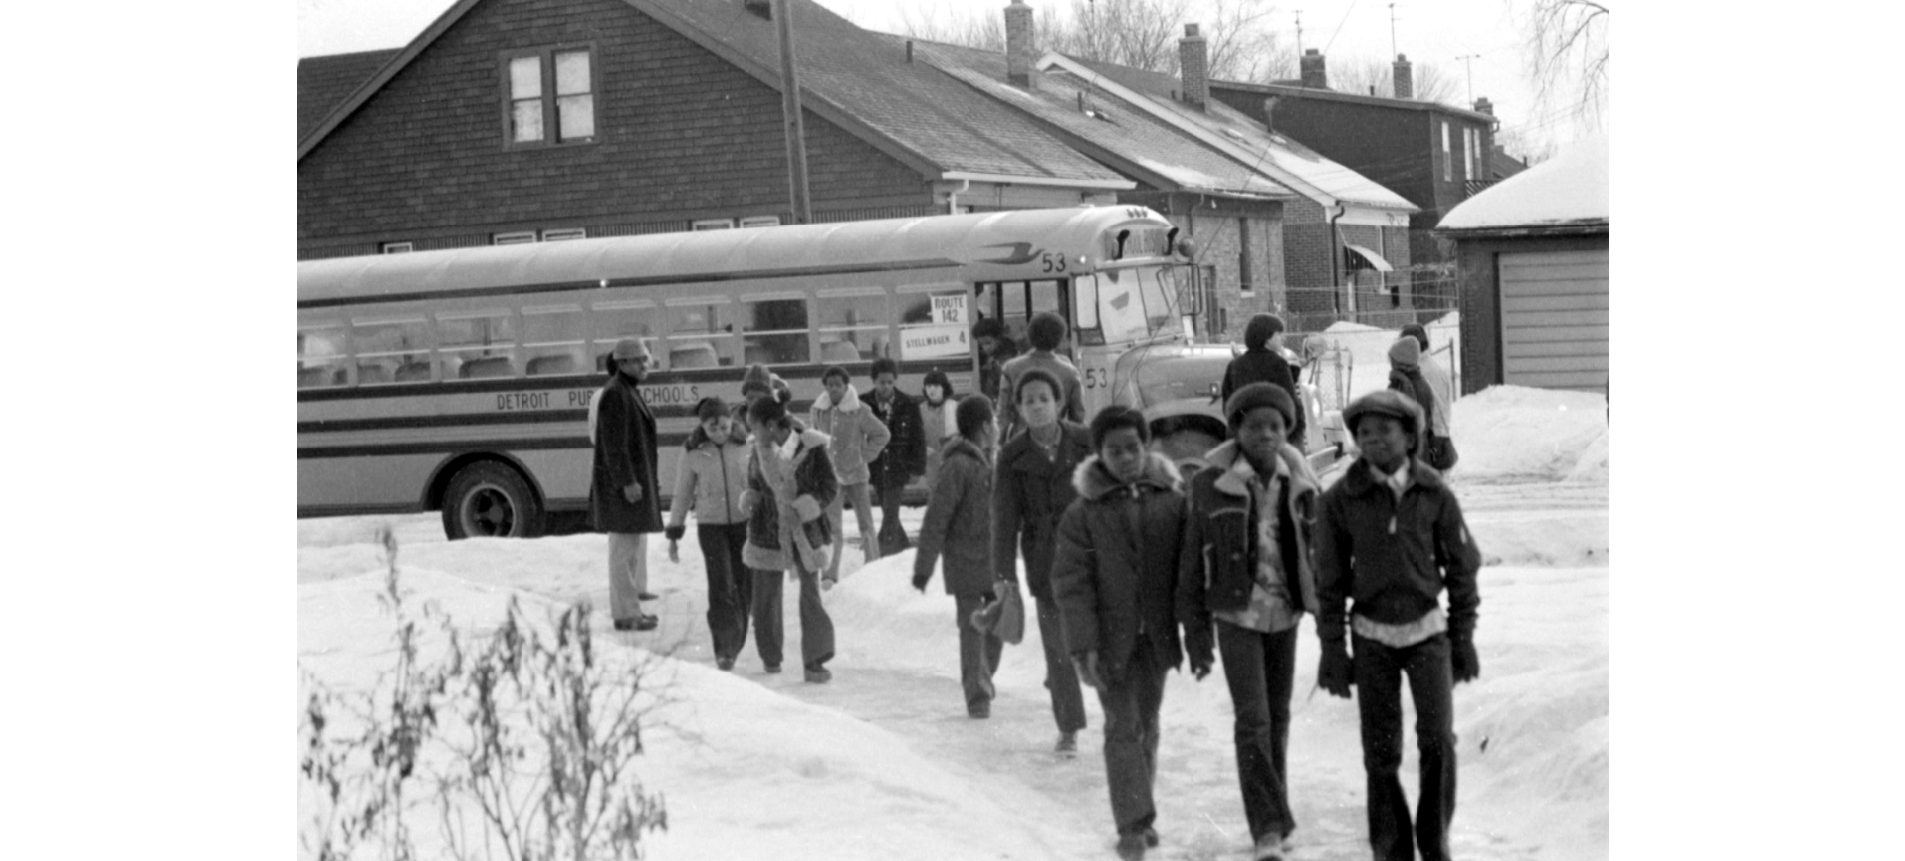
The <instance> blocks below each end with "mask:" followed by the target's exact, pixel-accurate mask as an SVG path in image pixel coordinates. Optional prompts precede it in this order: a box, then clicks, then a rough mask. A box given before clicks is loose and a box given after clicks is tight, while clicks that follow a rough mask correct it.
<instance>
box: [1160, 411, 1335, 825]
mask: <svg viewBox="0 0 1905 861" xmlns="http://www.w3.org/2000/svg"><path fill="white" fill-rule="evenodd" d="M1296 413H1297V408H1296V402H1295V401H1293V400H1292V399H1291V398H1290V395H1289V393H1288V392H1286V391H1284V390H1283V389H1282V388H1280V387H1278V386H1276V385H1273V384H1271V383H1251V384H1249V385H1247V386H1244V387H1242V388H1240V389H1238V390H1237V391H1236V392H1235V393H1233V394H1232V395H1231V396H1230V399H1229V400H1228V401H1226V402H1225V404H1224V415H1225V418H1226V419H1227V420H1228V421H1229V424H1230V432H1231V439H1230V440H1229V441H1227V442H1225V443H1224V444H1223V445H1220V446H1218V447H1217V448H1215V449H1213V450H1212V451H1211V452H1210V454H1209V455H1207V456H1206V458H1207V459H1208V460H1209V462H1210V465H1209V466H1207V467H1205V468H1204V469H1202V470H1201V471H1199V472H1198V473H1197V474H1196V475H1195V476H1192V477H1191V482H1190V504H1191V509H1190V510H1191V514H1190V517H1189V519H1188V521H1187V524H1186V526H1185V529H1186V533H1185V537H1184V551H1183V555H1182V556H1181V557H1180V559H1179V565H1178V586H1177V616H1178V620H1179V621H1180V622H1182V623H1183V625H1184V648H1185V651H1186V652H1188V653H1189V657H1190V661H1191V672H1192V673H1193V674H1194V675H1195V676H1196V677H1197V678H1198V679H1199V680H1202V679H1203V678H1204V676H1205V675H1207V674H1209V673H1210V671H1211V667H1212V666H1213V664H1214V663H1215V661H1216V653H1217V652H1222V653H1223V656H1224V680H1225V682H1226V683H1227V684H1228V685H1229V687H1230V700H1231V707H1232V711H1233V713H1234V715H1235V717H1236V732H1235V738H1236V746H1237V779H1238V783H1239V784H1240V785H1241V786H1242V788H1243V801H1244V816H1245V818H1246V819H1247V820H1248V821H1249V823H1250V837H1251V840H1252V841H1253V842H1254V844H1255V853H1254V855H1253V856H1252V857H1253V858H1255V859H1257V861H1266V859H1273V861H1283V859H1284V857H1285V854H1284V853H1285V852H1286V851H1287V850H1286V846H1285V844H1286V843H1287V841H1288V839H1289V835H1290V832H1291V831H1293V830H1295V828H1296V821H1295V818H1294V817H1293V816H1292V815H1291V812H1290V801H1289V772H1288V771H1287V770H1286V769H1285V763H1286V761H1287V758H1286V755H1285V754H1286V752H1287V751H1288V749H1289V741H1290V692H1291V688H1292V683H1293V681H1294V679H1295V677H1296V636H1297V623H1298V622H1300V621H1302V618H1303V612H1304V611H1305V610H1309V611H1312V612H1314V611H1315V610H1316V586H1315V579H1314V573H1313V572H1312V571H1311V568H1310V548H1309V544H1310V529H1311V524H1312V523H1313V521H1314V519H1315V517H1316V499H1317V493H1318V490H1317V488H1318V482H1317V480H1316V475H1315V474H1314V473H1313V472H1312V471H1311V469H1310V463H1309V460H1308V459H1307V458H1305V457H1304V456H1303V454H1302V453H1301V452H1299V451H1297V449H1296V448H1295V447H1294V446H1292V445H1290V444H1289V442H1288V441H1287V440H1286V435H1287V432H1288V430H1289V428H1290V426H1291V425H1292V424H1294V423H1295V421H1296Z"/></svg>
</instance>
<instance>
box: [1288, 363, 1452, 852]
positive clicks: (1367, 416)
mask: <svg viewBox="0 0 1905 861" xmlns="http://www.w3.org/2000/svg"><path fill="white" fill-rule="evenodd" d="M1411 344H1412V345H1413V342H1411ZM1343 423H1344V426H1345V427H1346V428H1347V429H1348V430H1349V432H1350V434H1351V435H1352V436H1354V438H1355V440H1356V445H1357V447H1358V448H1359V449H1360V450H1361V455H1360V456H1359V457H1358V458H1357V459H1356V462H1355V463H1353V464H1351V465H1350V466H1349V468H1348V470H1347V471H1346V472H1345V473H1344V475H1343V478H1342V480H1340V481H1338V482H1337V483H1336V485H1335V486H1334V487H1331V488H1330V489H1329V490H1328V491H1327V492H1325V493H1324V494H1323V502H1322V510H1321V512H1320V513H1319V515H1318V517H1317V523H1316V536H1315V538H1316V592H1317V604H1318V613H1317V620H1316V621H1317V624H1316V627H1317V635H1318V636H1319V637H1321V638H1322V641H1323V657H1322V660H1321V663H1320V665H1319V666H1318V668H1317V673H1316V676H1317V683H1318V684H1319V685H1321V686H1322V687H1323V688H1324V689H1325V690H1327V691H1329V692H1330V693H1331V694H1332V695H1335V696H1339V697H1345V698H1347V697H1348V696H1349V695H1350V686H1351V685H1352V684H1353V685H1355V686H1356V687H1357V688H1358V689H1359V690H1360V693H1359V694H1357V696H1356V705H1357V711H1358V712H1359V714H1360V717H1361V720H1362V735H1363V768H1364V769H1365V771H1366V772H1367V778H1368V793H1369V794H1368V806H1369V808H1368V811H1369V843H1370V846H1371V847H1373V848H1374V850H1375V857H1376V858H1377V861H1410V859H1414V858H1415V857H1416V852H1417V851H1418V850H1419V851H1420V852H1421V857H1422V859H1423V861H1447V859H1448V857H1449V836H1448V830H1449V822H1450V821H1451V820H1452V819H1453V818H1454V815H1455V729H1454V725H1455V720H1454V698H1453V696H1452V691H1453V688H1454V685H1455V684H1457V683H1460V682H1466V681H1470V680H1472V679H1474V678H1476V677H1477V676H1479V675H1480V674H1481V665H1480V661H1479V660H1478V659H1477V657H1476V654H1475V618H1476V608H1477V607H1479V606H1480V604H1481V595H1480V592H1479V590H1478V589H1477V587H1476V581H1475V575H1476V571H1477V570H1479V569H1480V568H1481V561H1482V556H1481V550H1480V549H1479V548H1477V547H1476V546H1475V541H1474V539H1473V538H1472V537H1471V536H1470V535H1469V532H1468V525H1467V523H1466V522H1465V521H1463V519H1462V508H1461V506H1460V505H1459V504H1457V502H1456V500H1455V494H1454V493H1452V492H1450V490H1449V487H1448V485H1447V484H1446V483H1444V482H1443V480H1442V477H1441V475H1440V474H1439V473H1437V472H1436V471H1435V469H1434V468H1433V467H1431V466H1429V465H1428V464H1427V463H1424V462H1423V461H1421V460H1419V459H1418V457H1419V456H1420V445H1421V439H1422V429H1423V415H1422V410H1421V408H1420V407H1418V406H1417V405H1416V402H1415V401H1414V400H1413V399H1412V398H1409V397H1407V396H1405V395H1403V394H1402V393H1400V392H1396V391H1390V390H1383V391H1378V392H1371V393H1370V394H1367V395H1364V396H1362V397H1360V398H1357V399H1356V400H1355V401H1354V402H1352V403H1351V404H1350V405H1349V408H1348V409H1345V410H1344V411H1343ZM1444 589H1447V590H1448V593H1449V601H1448V610H1447V611H1446V612H1444V610H1443V609H1442V606H1441V603H1440V601H1439V596H1440V595H1441V593H1442V591H1443V590H1444ZM1345 604H1347V605H1348V606H1347V609H1345ZM1352 634H1353V635H1354V640H1355V647H1356V648H1355V656H1354V658H1353V659H1352V658H1351V655H1350V651H1349V640H1350V637H1351V635H1352ZM1404 675H1407V676H1408V677H1409V691H1410V693H1411V695H1412V696H1413V697H1414V700H1415V711H1416V747H1417V750H1418V751H1419V752H1420V754H1421V757H1420V763H1419V771H1420V774H1421V789H1420V792H1419V800H1418V802H1417V806H1416V811H1415V819H1414V822H1413V823H1412V822H1411V820H1410V816H1409V804H1408V799H1407V798H1406V797H1405V796H1404V795H1403V790H1402V783H1401V781H1400V780H1398V779H1397V777H1396V771H1397V769H1398V768H1399V767H1400V766H1401V765H1402V689H1401V685H1402V677H1403V676H1404Z"/></svg>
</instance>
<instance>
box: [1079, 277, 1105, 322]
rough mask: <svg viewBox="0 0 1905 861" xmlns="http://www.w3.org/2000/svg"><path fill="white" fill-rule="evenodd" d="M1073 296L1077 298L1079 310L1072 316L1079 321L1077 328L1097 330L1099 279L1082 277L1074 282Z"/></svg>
mask: <svg viewBox="0 0 1905 861" xmlns="http://www.w3.org/2000/svg"><path fill="white" fill-rule="evenodd" d="M1072 295H1073V296H1074V297H1075V298H1076V301H1077V303H1078V309H1077V311H1076V313H1074V314H1073V315H1072V319H1073V320H1076V321H1077V326H1076V328H1079V329H1096V328H1098V327H1099V323H1098V278H1097V276H1094V275H1080V276H1078V278H1076V279H1074V280H1073V281H1072Z"/></svg>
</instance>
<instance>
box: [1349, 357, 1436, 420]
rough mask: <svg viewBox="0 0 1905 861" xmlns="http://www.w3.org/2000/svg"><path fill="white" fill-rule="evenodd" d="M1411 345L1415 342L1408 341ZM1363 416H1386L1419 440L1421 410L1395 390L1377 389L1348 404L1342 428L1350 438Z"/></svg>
mask: <svg viewBox="0 0 1905 861" xmlns="http://www.w3.org/2000/svg"><path fill="white" fill-rule="evenodd" d="M1409 343H1410V344H1411V345H1413V344H1414V343H1415V341H1414V340H1413V339H1410V340H1409ZM1364 416H1388V417H1390V418H1392V419H1395V420H1397V421H1399V422H1402V430H1403V432H1404V433H1407V434H1408V435H1409V436H1410V438H1412V439H1419V438H1420V435H1421V433H1422V408H1421V407H1419V406H1416V402H1415V399H1414V398H1411V397H1409V396H1408V395H1405V394H1403V393H1401V392H1398V391H1396V390H1395V389H1378V390H1376V391H1373V392H1370V393H1369V394H1366V395H1363V396H1362V397H1360V398H1357V399H1356V400H1353V401H1351V402H1350V404H1349V406H1348V407H1347V408H1346V409H1344V410H1343V427H1344V428H1345V429H1347V430H1348V431H1349V433H1350V435H1351V436H1355V435H1356V423H1357V422H1358V421H1361V420H1362V418H1363V417H1364Z"/></svg>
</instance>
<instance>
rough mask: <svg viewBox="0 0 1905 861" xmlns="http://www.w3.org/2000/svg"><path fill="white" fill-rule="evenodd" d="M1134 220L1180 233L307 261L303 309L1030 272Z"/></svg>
mask: <svg viewBox="0 0 1905 861" xmlns="http://www.w3.org/2000/svg"><path fill="white" fill-rule="evenodd" d="M1132 224H1138V225H1143V226H1151V227H1164V228H1169V227H1170V226H1171V225H1170V223H1169V222H1168V221H1166V220H1165V219H1164V218H1163V216H1160V215H1158V214H1157V213H1156V212H1153V211H1151V210H1150V209H1147V208H1144V207H1138V206H1096V207H1076V208H1072V209H1036V210H1015V211H1010V212H993V213H980V214H973V215H941V216H928V217H920V218H895V219H886V220H881V221H851V222H840V223H837V224H813V225H787V226H782V227H774V228H743V229H738V230H713V231H701V232H693V233H663V234H650V235H643V236H618V237H609V238H603V239H575V240H567V241H561V242H536V243H524V244H521V245H501V246H481V247H475V248H453V249H447V250H442V251H419V252H412V253H408V254H380V255H370V256H365V257H341V258H329V259H320V260H303V261H299V262H298V305H299V307H307V306H324V305H335V304H340V303H342V302H346V301H349V300H353V299H369V298H379V299H384V300H386V301H388V300H391V299H396V298H399V297H411V296H415V297H416V298H427V297H428V296H431V295H435V294H442V293H451V292H455V293H462V292H466V291H471V290H493V289H496V288H506V287H511V286H530V285H575V286H582V285H585V284H594V283H597V282H599V281H601V280H613V281H615V282H616V283H618V284H640V283H667V282H668V281H670V280H681V279H683V278H690V279H693V280H730V279H736V278H744V277H776V276H795V275H802V274H823V273H829V272H836V273H837V272H850V271H868V270H889V269H893V270H897V269H931V268H943V267H950V266H959V265H967V264H975V263H976V264H981V265H982V266H983V265H984V264H998V265H1000V266H1015V265H1017V266H1023V265H1024V264H1028V263H1034V262H1036V261H1038V260H1039V258H1040V255H1042V254H1044V253H1046V252H1058V253H1064V254H1068V255H1080V254H1083V255H1087V256H1089V257H1096V256H1097V254H1098V253H1099V249H1100V248H1101V247H1102V246H1101V245H1099V244H1097V243H1098V242H1099V241H1100V240H1099V237H1101V236H1103V235H1104V234H1105V232H1106V231H1108V230H1113V229H1116V228H1119V227H1122V226H1125V225H1132ZM1070 263H1071V265H1070V267H1068V270H1069V269H1083V270H1086V271H1089V270H1090V269H1093V268H1096V263H1097V261H1096V260H1089V261H1084V262H1083V263H1082V264H1081V261H1079V260H1078V259H1076V257H1074V259H1072V260H1071V261H1070ZM979 275H980V277H981V278H983V277H985V273H983V272H981V273H979ZM998 277H1003V271H1002V273H1001V275H1000V276H998ZM1020 277H1023V276H1022V275H1021V276H1020Z"/></svg>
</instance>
